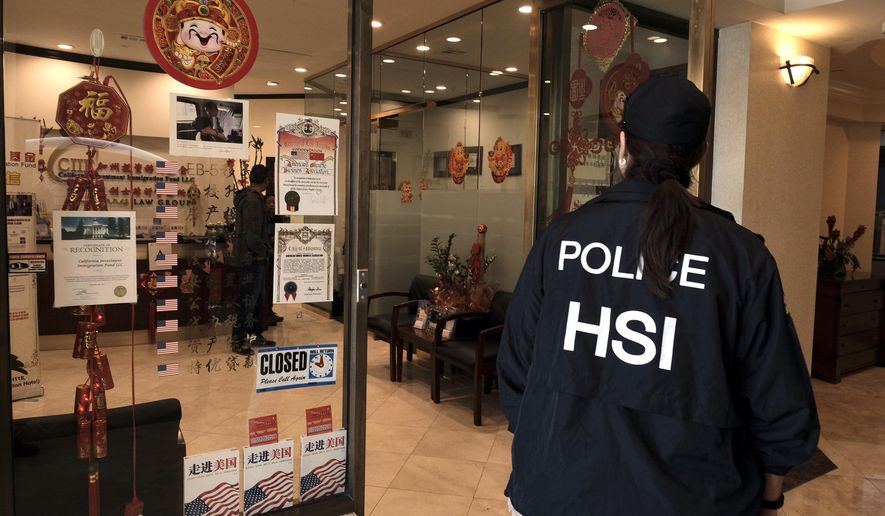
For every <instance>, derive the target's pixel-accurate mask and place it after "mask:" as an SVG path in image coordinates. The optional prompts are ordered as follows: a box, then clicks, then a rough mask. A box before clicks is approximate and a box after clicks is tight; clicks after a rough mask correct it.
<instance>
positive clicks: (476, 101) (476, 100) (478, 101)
mask: <svg viewBox="0 0 885 516" xmlns="http://www.w3.org/2000/svg"><path fill="white" fill-rule="evenodd" d="M473 102H474V103H475V104H479V103H480V102H482V101H481V100H479V99H473Z"/></svg>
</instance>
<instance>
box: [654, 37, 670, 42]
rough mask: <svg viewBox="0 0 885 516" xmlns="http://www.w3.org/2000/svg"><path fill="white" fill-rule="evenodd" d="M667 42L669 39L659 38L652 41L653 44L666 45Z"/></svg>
mask: <svg viewBox="0 0 885 516" xmlns="http://www.w3.org/2000/svg"><path fill="white" fill-rule="evenodd" d="M666 42H667V38H657V39H653V40H652V43H666Z"/></svg>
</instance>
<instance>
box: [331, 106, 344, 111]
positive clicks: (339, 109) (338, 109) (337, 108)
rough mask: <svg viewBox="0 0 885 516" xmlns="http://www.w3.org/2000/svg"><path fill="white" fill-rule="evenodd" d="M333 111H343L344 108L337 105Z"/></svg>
mask: <svg viewBox="0 0 885 516" xmlns="http://www.w3.org/2000/svg"><path fill="white" fill-rule="evenodd" d="M332 111H342V109H341V108H340V107H336V108H335V109H333V110H332Z"/></svg>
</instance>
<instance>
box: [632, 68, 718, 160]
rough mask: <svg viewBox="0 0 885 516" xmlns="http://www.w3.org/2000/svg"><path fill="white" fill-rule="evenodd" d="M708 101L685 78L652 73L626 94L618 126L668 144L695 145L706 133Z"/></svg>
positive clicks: (648, 138) (651, 139) (708, 117)
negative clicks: (622, 119) (650, 76)
mask: <svg viewBox="0 0 885 516" xmlns="http://www.w3.org/2000/svg"><path fill="white" fill-rule="evenodd" d="M710 111H711V108H710V101H709V99H707V96H706V95H704V94H703V93H702V92H701V90H699V89H698V88H697V86H695V85H694V84H693V83H692V82H691V81H689V80H688V79H683V78H681V77H676V76H672V75H661V76H655V77H652V78H650V79H648V80H647V81H645V82H643V83H642V84H640V85H639V86H637V87H636V89H635V90H633V93H631V94H630V96H629V97H627V102H626V104H625V105H624V121H623V125H622V126H621V127H622V128H623V129H624V131H626V132H627V133H628V134H631V135H633V136H636V137H638V138H642V139H644V140H649V141H652V142H657V143H665V144H669V145H686V146H688V145H697V144H699V143H701V142H702V141H703V140H704V138H706V136H707V127H708V126H709V125H710Z"/></svg>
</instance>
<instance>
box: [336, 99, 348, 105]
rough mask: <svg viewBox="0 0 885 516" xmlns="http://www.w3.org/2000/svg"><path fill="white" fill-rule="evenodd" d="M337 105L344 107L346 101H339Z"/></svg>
mask: <svg viewBox="0 0 885 516" xmlns="http://www.w3.org/2000/svg"><path fill="white" fill-rule="evenodd" d="M338 105H340V106H346V105H347V101H346V100H341V101H339V102H338Z"/></svg>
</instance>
